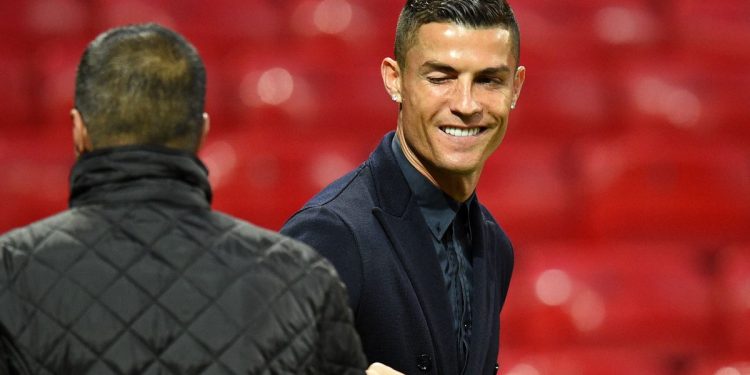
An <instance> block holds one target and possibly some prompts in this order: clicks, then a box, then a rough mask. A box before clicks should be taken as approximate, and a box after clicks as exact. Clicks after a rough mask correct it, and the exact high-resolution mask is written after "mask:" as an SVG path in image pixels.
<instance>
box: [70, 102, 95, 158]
mask: <svg viewBox="0 0 750 375" xmlns="http://www.w3.org/2000/svg"><path fill="white" fill-rule="evenodd" d="M70 119H71V120H72V121H73V147H74V150H75V153H76V157H79V156H81V155H82V154H84V153H87V152H89V151H91V150H93V149H94V147H93V145H92V143H91V138H90V137H89V131H88V129H86V124H85V123H84V122H83V117H82V116H81V113H80V112H78V110H77V109H75V108H73V109H71V110H70Z"/></svg>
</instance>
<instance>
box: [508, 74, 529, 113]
mask: <svg viewBox="0 0 750 375" xmlns="http://www.w3.org/2000/svg"><path fill="white" fill-rule="evenodd" d="M525 80H526V67H525V66H523V65H521V66H519V67H518V68H517V69H516V74H515V76H514V77H513V101H512V102H511V105H510V107H511V108H516V102H517V101H518V97H519V96H521V89H522V88H523V81H525Z"/></svg>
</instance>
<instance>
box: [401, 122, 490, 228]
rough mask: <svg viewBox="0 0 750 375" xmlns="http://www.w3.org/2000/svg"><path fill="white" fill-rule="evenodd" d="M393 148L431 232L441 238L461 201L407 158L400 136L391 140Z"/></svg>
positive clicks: (473, 195) (467, 204)
mask: <svg viewBox="0 0 750 375" xmlns="http://www.w3.org/2000/svg"><path fill="white" fill-rule="evenodd" d="M391 149H392V150H393V154H394V155H395V156H396V163H397V164H398V167H399V168H400V169H401V172H402V173H403V174H404V178H405V179H406V183H407V184H408V185H409V189H411V191H412V193H414V195H415V196H416V197H417V204H418V205H419V208H420V210H421V211H422V215H423V216H424V218H425V221H426V222H427V226H428V227H429V228H430V232H432V235H433V236H435V238H436V239H438V240H440V239H441V238H443V235H445V231H446V230H447V229H448V227H449V226H450V224H451V223H452V222H453V220H454V219H455V217H456V213H457V212H458V210H459V209H460V208H461V205H462V204H461V203H458V202H456V201H455V200H453V199H452V198H451V197H449V196H448V195H447V194H445V193H444V192H443V191H442V190H440V189H439V188H438V187H437V186H435V185H433V184H432V182H430V180H428V179H427V178H426V177H425V176H423V175H422V174H421V173H419V171H417V169H416V168H414V166H413V165H411V163H410V162H409V161H408V160H407V159H406V155H404V152H403V150H402V149H401V143H400V142H399V141H398V137H397V136H394V137H393V141H392V142H391ZM475 197H476V193H474V194H472V195H471V198H469V199H468V200H467V201H466V202H465V203H463V204H464V205H466V209H467V213H468V208H469V207H471V204H470V203H471V201H472V200H474V199H475Z"/></svg>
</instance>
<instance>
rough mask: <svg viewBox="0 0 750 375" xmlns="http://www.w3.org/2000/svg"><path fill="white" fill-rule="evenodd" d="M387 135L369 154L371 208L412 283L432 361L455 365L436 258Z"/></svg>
mask: <svg viewBox="0 0 750 375" xmlns="http://www.w3.org/2000/svg"><path fill="white" fill-rule="evenodd" d="M392 138H393V133H391V134H388V135H387V136H386V137H385V138H384V139H383V141H382V142H381V144H380V146H379V147H378V149H376V150H375V152H374V153H373V155H372V156H371V157H370V163H371V166H372V171H373V180H374V182H373V183H374V185H375V191H376V195H377V198H378V203H379V207H375V208H374V209H373V214H374V215H375V217H376V218H377V219H378V221H379V223H380V225H381V226H382V227H383V230H384V231H385V233H386V235H387V236H388V238H389V239H390V241H391V243H392V245H393V251H394V252H395V255H396V256H397V258H398V260H399V261H400V262H401V264H402V266H403V268H404V270H405V272H406V274H407V276H408V277H409V280H410V281H411V284H412V287H413V288H414V292H415V294H416V296H417V299H418V300H419V304H420V306H419V307H420V308H421V310H422V314H424V316H425V319H426V321H427V325H428V326H429V330H430V335H431V336H432V342H433V343H434V344H435V348H434V349H435V352H436V354H437V356H438V358H436V359H435V361H436V365H437V367H438V368H442V369H458V362H457V357H456V354H457V348H456V339H455V337H454V335H453V328H452V327H453V323H452V317H451V309H450V302H449V301H448V295H447V293H446V292H445V287H444V285H445V282H444V280H443V275H442V272H441V271H440V263H439V261H438V259H437V254H436V253H435V251H434V249H433V248H432V246H431V244H432V239H431V237H430V233H429V230H428V228H427V225H426V224H425V221H424V218H423V217H422V214H421V213H420V211H419V207H418V205H417V203H416V199H415V198H414V197H413V196H412V193H411V191H410V189H409V186H408V184H407V182H406V180H405V179H404V177H403V175H402V174H401V171H400V169H399V168H398V165H397V164H396V161H395V159H394V155H393V153H392V152H391V149H390V144H391V140H392ZM425 244H428V246H425ZM456 372H457V371H456Z"/></svg>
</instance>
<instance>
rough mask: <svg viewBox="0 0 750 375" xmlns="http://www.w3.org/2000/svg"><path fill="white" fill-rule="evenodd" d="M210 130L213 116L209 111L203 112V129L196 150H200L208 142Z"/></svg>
mask: <svg viewBox="0 0 750 375" xmlns="http://www.w3.org/2000/svg"><path fill="white" fill-rule="evenodd" d="M209 130H211V117H209V116H208V113H206V112H203V130H202V131H201V137H200V139H199V140H198V144H197V145H196V147H195V152H198V150H200V149H201V147H203V145H204V144H205V143H206V137H207V136H208V131H209Z"/></svg>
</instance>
